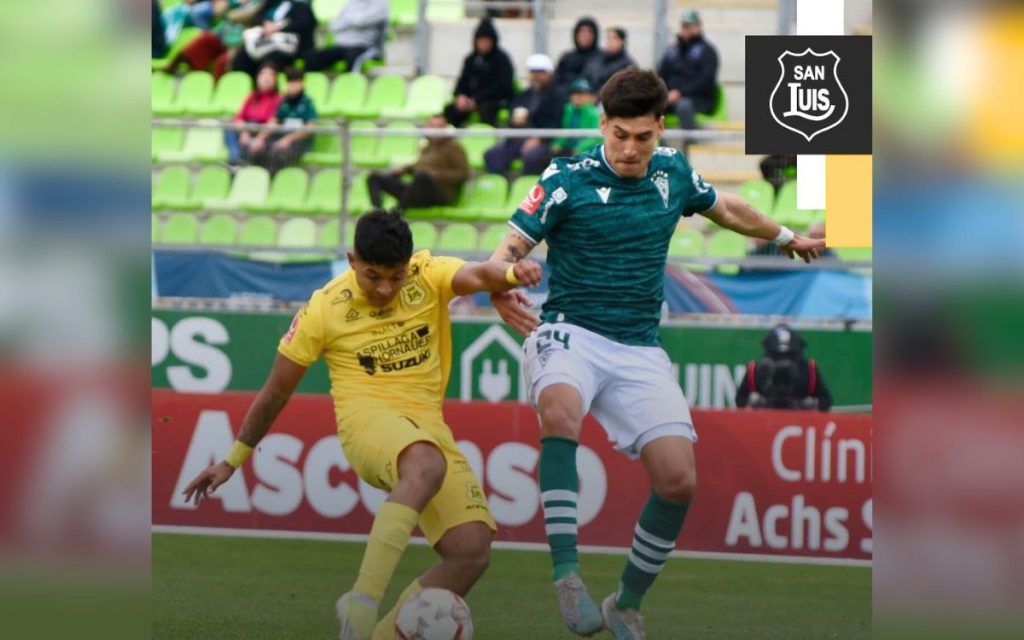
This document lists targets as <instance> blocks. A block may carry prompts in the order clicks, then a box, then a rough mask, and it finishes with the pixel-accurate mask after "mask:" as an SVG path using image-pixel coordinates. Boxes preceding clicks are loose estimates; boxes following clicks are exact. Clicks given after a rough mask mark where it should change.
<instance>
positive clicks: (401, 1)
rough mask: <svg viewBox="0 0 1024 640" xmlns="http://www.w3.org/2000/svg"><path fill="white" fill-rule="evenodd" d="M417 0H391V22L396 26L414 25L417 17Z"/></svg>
mask: <svg viewBox="0 0 1024 640" xmlns="http://www.w3.org/2000/svg"><path fill="white" fill-rule="evenodd" d="M417 5H418V2H417V0H391V2H390V9H391V11H390V14H389V15H390V16H391V24H393V25H395V26H396V27H415V26H416V22H417V21H418V19H419V13H418V7H417Z"/></svg>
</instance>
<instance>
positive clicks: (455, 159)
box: [366, 114, 469, 210]
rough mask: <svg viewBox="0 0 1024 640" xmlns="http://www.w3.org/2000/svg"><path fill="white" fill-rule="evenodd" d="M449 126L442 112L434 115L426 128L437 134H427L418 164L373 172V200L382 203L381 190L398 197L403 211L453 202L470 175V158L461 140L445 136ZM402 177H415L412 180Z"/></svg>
mask: <svg viewBox="0 0 1024 640" xmlns="http://www.w3.org/2000/svg"><path fill="white" fill-rule="evenodd" d="M447 125H448V123H447V121H446V120H445V118H444V115H443V114H437V115H435V116H432V117H431V118H430V120H428V121H427V127H428V128H430V129H437V130H438V135H431V136H427V144H426V146H424V147H423V150H422V151H420V156H419V158H418V159H417V160H416V162H415V163H413V164H410V165H407V166H404V167H399V168H398V169H395V170H393V171H374V172H373V173H371V174H370V175H369V177H368V178H367V180H366V185H367V187H368V188H369V191H370V202H371V203H372V204H373V206H374V207H376V208H380V206H381V192H384V193H390V194H391V195H393V196H395V197H396V198H398V206H399V207H401V208H402V209H403V210H405V209H409V208H411V207H437V206H445V205H450V204H453V203H454V202H455V201H456V199H458V197H459V191H460V190H461V189H462V185H464V184H465V183H466V179H468V178H469V161H468V160H467V159H466V151H465V150H464V149H463V148H462V145H461V144H459V141H458V140H456V139H455V138H452V137H451V136H446V135H443V133H442V130H443V129H444V128H445V127H446V126H447ZM403 176H412V180H411V181H410V182H405V181H403V180H402V177H403Z"/></svg>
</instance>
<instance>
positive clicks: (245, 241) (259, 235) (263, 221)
mask: <svg viewBox="0 0 1024 640" xmlns="http://www.w3.org/2000/svg"><path fill="white" fill-rule="evenodd" d="M238 244H241V245H245V246H251V247H272V246H274V245H275V244H277V223H276V222H274V219H273V218H270V217H268V216H253V217H252V218H249V219H248V220H246V221H245V222H244V223H242V228H241V229H240V230H239V232H238Z"/></svg>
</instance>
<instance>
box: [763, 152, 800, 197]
mask: <svg viewBox="0 0 1024 640" xmlns="http://www.w3.org/2000/svg"><path fill="white" fill-rule="evenodd" d="M760 167H761V175H762V176H764V179H765V180H767V181H768V182H770V183H771V185H772V186H773V187H775V193H778V192H779V188H780V187H782V185H783V184H784V183H786V182H789V181H790V180H796V155H795V154H785V155H770V156H765V157H764V158H762V159H761V164H760Z"/></svg>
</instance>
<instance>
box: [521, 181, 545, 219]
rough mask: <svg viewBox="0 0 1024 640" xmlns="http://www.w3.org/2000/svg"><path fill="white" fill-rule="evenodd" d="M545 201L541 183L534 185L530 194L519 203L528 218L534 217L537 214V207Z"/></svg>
mask: <svg viewBox="0 0 1024 640" xmlns="http://www.w3.org/2000/svg"><path fill="white" fill-rule="evenodd" d="M543 200H544V187H542V186H540V183H537V184H535V185H533V188H532V189H530V193H528V194H526V197H525V198H523V201H522V202H520V203H519V208H520V209H522V210H523V213H525V214H526V215H528V216H532V215H533V214H534V213H536V212H537V207H539V206H540V203H541V202H542V201H543Z"/></svg>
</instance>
